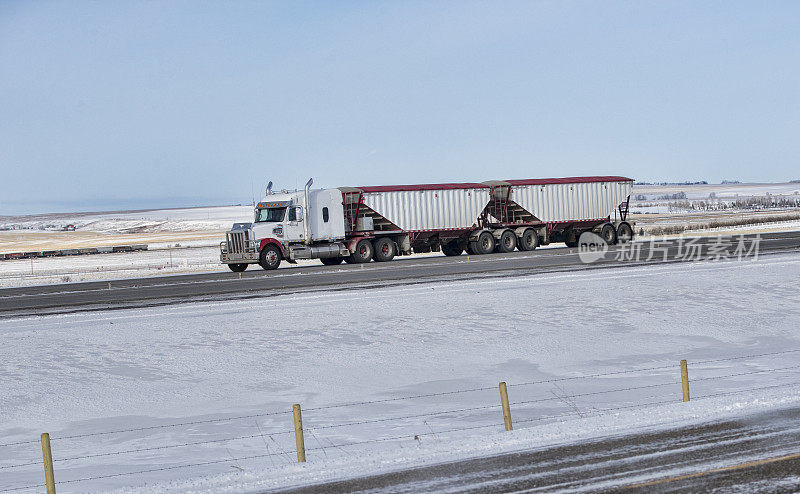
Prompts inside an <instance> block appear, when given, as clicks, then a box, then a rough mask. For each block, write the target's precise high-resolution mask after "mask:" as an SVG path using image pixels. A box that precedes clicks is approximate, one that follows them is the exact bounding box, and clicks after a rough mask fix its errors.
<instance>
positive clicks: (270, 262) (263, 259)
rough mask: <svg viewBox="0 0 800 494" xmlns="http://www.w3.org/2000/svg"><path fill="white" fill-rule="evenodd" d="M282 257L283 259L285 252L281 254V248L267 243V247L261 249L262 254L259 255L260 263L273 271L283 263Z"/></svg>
mask: <svg viewBox="0 0 800 494" xmlns="http://www.w3.org/2000/svg"><path fill="white" fill-rule="evenodd" d="M281 259H283V254H281V250H280V249H279V248H278V246H277V245H272V244H267V246H266V247H264V248H263V249H261V254H260V255H259V256H258V263H259V264H260V265H261V267H262V268H264V269H266V270H267V271H272V270H273V269H278V266H280V265H281Z"/></svg>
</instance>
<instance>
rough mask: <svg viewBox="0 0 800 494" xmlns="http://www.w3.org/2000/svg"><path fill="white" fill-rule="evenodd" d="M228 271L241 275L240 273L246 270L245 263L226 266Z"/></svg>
mask: <svg viewBox="0 0 800 494" xmlns="http://www.w3.org/2000/svg"><path fill="white" fill-rule="evenodd" d="M228 269H230V270H231V271H233V272H234V273H241V272H242V271H244V270H245V269H247V263H244V262H243V263H234V264H228Z"/></svg>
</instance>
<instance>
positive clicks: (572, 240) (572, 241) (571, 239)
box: [564, 230, 580, 247]
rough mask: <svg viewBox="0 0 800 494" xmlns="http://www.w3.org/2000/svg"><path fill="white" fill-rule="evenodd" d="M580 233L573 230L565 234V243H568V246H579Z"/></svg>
mask: <svg viewBox="0 0 800 494" xmlns="http://www.w3.org/2000/svg"><path fill="white" fill-rule="evenodd" d="M579 236H580V235H579V234H578V233H577V232H575V231H574V230H573V231H569V232H567V233H565V234H564V243H565V244H567V247H577V246H578V243H579V242H578V237H579Z"/></svg>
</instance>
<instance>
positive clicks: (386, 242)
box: [373, 237, 397, 262]
mask: <svg viewBox="0 0 800 494" xmlns="http://www.w3.org/2000/svg"><path fill="white" fill-rule="evenodd" d="M396 250H397V249H395V246H394V242H393V241H392V239H391V238H389V237H381V238H379V239H378V240H376V241H375V254H374V255H373V259H374V260H375V262H387V261H391V260H392V259H394V255H395V251H396Z"/></svg>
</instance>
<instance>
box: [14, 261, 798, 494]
mask: <svg viewBox="0 0 800 494" xmlns="http://www.w3.org/2000/svg"><path fill="white" fill-rule="evenodd" d="M798 279H800V256H797V255H780V256H762V257H760V258H759V259H758V260H757V261H748V262H718V263H712V262H702V263H692V264H678V265H675V264H670V265H657V266H647V267H640V268H632V269H618V270H608V269H602V270H594V271H584V272H579V273H573V274H570V273H557V274H547V275H537V276H527V277H513V278H502V279H484V280H470V281H463V280H461V281H452V282H437V283H430V284H424V285H417V286H413V287H391V288H376V289H371V290H351V291H343V292H336V293H325V292H319V293H304V294H298V295H294V296H292V295H285V296H273V297H264V298H253V299H247V300H239V301H220V302H213V303H212V302H208V303H192V304H183V305H177V306H170V307H159V308H146V309H128V310H115V311H100V312H92V313H75V314H68V315H54V316H41V317H23V318H14V319H4V320H0V374H2V377H3V378H2V380H0V395H2V396H3V397H4V399H3V400H2V402H0V437H1V438H2V439H0V444H8V443H14V442H19V441H34V442H31V443H26V444H19V445H12V446H0V490H3V489H10V488H13V487H18V486H25V485H34V484H40V483H41V481H42V480H41V479H42V477H43V476H42V473H41V472H42V467H41V463H40V462H41V450H40V447H39V445H38V443H36V442H35V441H36V440H37V439H38V436H39V433H41V432H45V431H47V432H50V433H51V435H52V437H53V440H52V441H53V454H54V456H55V459H56V463H55V473H56V480H57V482H59V485H58V491H59V493H68V492H96V491H103V490H109V489H115V488H119V489H123V490H124V491H135V492H186V491H193V492H257V491H258V490H259V489H264V488H270V487H276V486H284V485H303V484H304V483H308V482H312V481H318V480H324V479H332V478H339V477H341V476H350V475H363V474H367V473H373V472H382V471H389V470H392V469H397V468H403V467H407V466H410V465H420V464H429V463H434V462H440V461H445V460H452V459H456V458H459V457H469V456H480V455H486V454H494V453H498V452H502V451H509V450H514V449H520V448H527V447H534V446H537V445H546V444H556V443H563V442H570V441H578V440H581V439H585V438H589V437H598V436H603V435H607V434H615V433H624V432H629V431H631V430H635V429H636V428H663V427H671V426H674V425H679V424H684V423H692V422H701V421H707V420H713V419H716V418H720V417H726V416H731V415H740V414H747V413H752V412H756V411H762V410H764V409H770V408H779V407H785V406H789V405H792V404H795V405H796V404H797V403H798V402H800V383H799V382H800V379H798V378H799V377H800V372H799V371H800V368H798V362H800V359H798V355H800V353H780V354H775V355H761V354H765V353H771V352H787V351H791V350H796V349H800V324H799V323H800V291H798V290H797V280H798ZM749 355H761V356H755V357H749V358H745V359H734V358H736V357H740V356H749ZM684 358H685V359H688V361H689V373H690V378H691V379H692V398H693V401H692V402H690V403H688V404H684V403H681V402H680V399H681V395H680V378H679V370H678V363H679V361H680V359H684ZM718 359H734V360H718ZM709 360H714V362H708V361H709ZM778 369H780V370H778ZM620 372H624V373H620ZM596 374H605V375H603V376H597V377H588V378H582V379H578V378H576V377H578V376H586V375H596ZM731 374H737V375H735V376H730V377H723V376H729V375H731ZM566 378H576V379H566ZM559 379H564V380H559ZM501 380H504V381H507V382H508V383H509V395H510V399H511V402H512V416H513V418H514V420H515V423H516V428H517V429H518V430H515V431H514V432H511V433H505V432H502V416H501V413H500V408H499V397H498V392H497V383H498V382H499V381H501ZM542 381H546V382H542ZM525 383H529V384H525ZM770 386H771V387H770ZM630 388H633V389H630ZM756 388H764V389H756ZM466 390H472V391H466ZM615 390H619V391H615ZM739 391H740V393H737V392H739ZM587 393H591V394H587ZM722 393H731V394H725V395H720V394H722ZM420 395H427V396H420ZM410 397H413V398H410ZM353 402H372V403H360V404H351V405H349V406H338V405H343V404H348V403H353ZM525 402H527V403H525ZM663 402H667V403H663ZM292 403H300V404H302V406H303V409H304V417H303V418H304V424H305V427H306V429H307V432H306V446H307V448H309V451H308V463H306V464H304V465H297V464H296V462H295V461H296V460H295V456H294V455H295V454H294V439H293V436H292V434H291V429H292V418H291V413H290V410H291V405H292ZM654 403H656V404H654ZM354 422H356V423H354ZM176 424H177V425H176ZM348 424H349V425H348ZM456 429H457V430H456ZM120 430H124V431H125V432H117V433H108V434H106V433H105V432H109V431H120ZM447 431H450V432H447ZM101 433H102V434H101ZM68 436H80V437H68ZM415 436H416V437H417V438H416V439H415ZM231 438H238V439H232V440H229V441H228V440H227V439H231ZM392 438H399V439H392ZM381 439H385V440H381ZM211 441H216V442H211ZM188 443H194V444H191V445H186V446H181V447H175V448H173V447H171V446H174V445H180V444H188ZM198 443H200V444H198ZM348 443H358V444H354V445H351V446H346V444H348ZM132 450H137V451H132ZM119 452H125V453H119ZM114 453H119V454H114ZM95 455H98V456H95ZM265 455H269V456H265ZM87 456H88V458H87ZM77 457H83V458H77ZM70 458H75V459H70ZM248 458H249V459H248ZM27 462H30V463H33V464H32V465H27V466H20V467H15V468H8V467H9V466H11V465H16V464H23V463H27ZM208 462H213V463H208ZM195 463H205V464H203V465H199V466H195V467H188V468H183V466H184V465H189V464H195ZM173 467H174V468H173ZM143 470H148V472H147V473H140V474H133V475H127V473H130V472H136V471H143ZM118 474H122V475H118ZM112 475H118V476H112ZM94 477H106V478H95V479H93V480H85V481H80V482H71V481H73V480H78V479H84V478H94ZM33 491H41V489H40V488H37V489H34V490H32V491H30V492H33ZM19 492H26V491H19Z"/></svg>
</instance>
